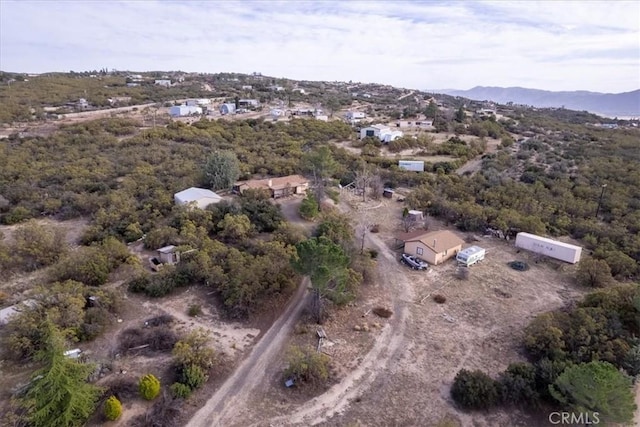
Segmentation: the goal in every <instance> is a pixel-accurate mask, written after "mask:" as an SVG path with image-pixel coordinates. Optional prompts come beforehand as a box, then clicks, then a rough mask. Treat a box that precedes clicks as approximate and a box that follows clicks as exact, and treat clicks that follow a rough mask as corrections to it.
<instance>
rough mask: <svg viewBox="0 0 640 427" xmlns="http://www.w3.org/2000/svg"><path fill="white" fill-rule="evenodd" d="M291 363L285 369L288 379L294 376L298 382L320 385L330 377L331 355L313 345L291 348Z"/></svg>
mask: <svg viewBox="0 0 640 427" xmlns="http://www.w3.org/2000/svg"><path fill="white" fill-rule="evenodd" d="M288 360H289V364H288V366H287V368H286V369H285V371H284V376H285V378H286V379H289V378H292V379H294V381H295V382H296V384H300V385H311V386H319V385H322V384H324V383H325V382H326V381H327V380H328V379H329V360H330V359H329V357H328V356H327V355H326V354H324V353H318V352H317V351H315V350H314V349H313V348H311V347H305V348H300V347H297V346H294V347H291V348H290V349H289V355H288Z"/></svg>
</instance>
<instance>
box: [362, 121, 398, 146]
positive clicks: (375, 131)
mask: <svg viewBox="0 0 640 427" xmlns="http://www.w3.org/2000/svg"><path fill="white" fill-rule="evenodd" d="M403 135H404V134H403V133H402V132H401V131H397V130H396V131H394V130H391V128H390V127H389V126H386V125H380V124H378V125H373V126H369V127H365V128H362V129H361V130H360V139H363V138H366V137H368V136H370V137H375V138H378V139H379V140H380V141H382V142H387V143H388V142H391V141H395V140H396V139H398V138H401V137H402V136H403Z"/></svg>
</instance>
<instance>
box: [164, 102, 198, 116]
mask: <svg viewBox="0 0 640 427" xmlns="http://www.w3.org/2000/svg"><path fill="white" fill-rule="evenodd" d="M194 114H202V108H200V107H196V106H193V105H175V106H173V107H171V108H169V115H170V116H171V117H187V116H192V115H194Z"/></svg>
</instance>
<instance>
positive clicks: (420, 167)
mask: <svg viewBox="0 0 640 427" xmlns="http://www.w3.org/2000/svg"><path fill="white" fill-rule="evenodd" d="M398 167H399V168H400V169H404V170H408V171H414V172H424V162H423V161H414V160H400V161H398Z"/></svg>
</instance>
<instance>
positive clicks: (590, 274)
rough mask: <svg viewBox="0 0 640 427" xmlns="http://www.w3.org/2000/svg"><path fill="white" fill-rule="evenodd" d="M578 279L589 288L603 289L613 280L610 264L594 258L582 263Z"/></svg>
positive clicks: (579, 266) (577, 273)
mask: <svg viewBox="0 0 640 427" xmlns="http://www.w3.org/2000/svg"><path fill="white" fill-rule="evenodd" d="M576 279H577V280H578V283H580V284H581V285H583V286H587V287H589V288H603V287H605V286H607V285H608V284H610V283H611V282H612V280H613V278H612V277H611V268H609V264H607V262H606V261H605V260H602V259H594V258H587V259H583V260H582V261H580V264H579V265H578V271H577V272H576Z"/></svg>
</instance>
